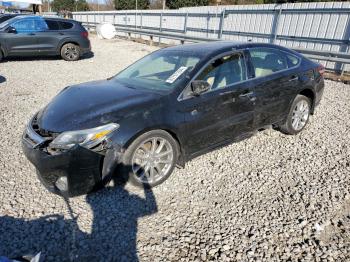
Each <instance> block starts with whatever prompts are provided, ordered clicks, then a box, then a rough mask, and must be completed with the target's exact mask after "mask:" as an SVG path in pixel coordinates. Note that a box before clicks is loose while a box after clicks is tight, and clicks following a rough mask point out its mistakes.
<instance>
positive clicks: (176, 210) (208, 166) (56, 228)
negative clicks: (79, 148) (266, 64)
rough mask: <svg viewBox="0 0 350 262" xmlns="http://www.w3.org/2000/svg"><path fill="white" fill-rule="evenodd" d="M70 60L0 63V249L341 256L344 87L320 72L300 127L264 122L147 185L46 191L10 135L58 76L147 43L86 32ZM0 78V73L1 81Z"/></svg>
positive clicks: (349, 116)
mask: <svg viewBox="0 0 350 262" xmlns="http://www.w3.org/2000/svg"><path fill="white" fill-rule="evenodd" d="M92 46H93V51H94V53H95V56H94V57H92V58H86V59H83V60H80V61H78V62H65V61H62V60H58V59H35V60H30V59H26V60H10V61H7V62H4V63H1V64H0V75H1V76H2V78H1V77H0V112H1V114H0V121H1V126H0V185H1V190H0V255H6V256H17V255H21V254H26V253H36V252H39V251H41V252H42V254H43V256H44V258H45V261H70V260H75V261H135V260H137V259H139V260H141V261H193V260H196V261H207V260H217V261H282V260H290V261H300V260H301V261H305V260H312V261H347V260H348V261H349V260H350V194H349V192H350V191H349V188H350V156H349V152H350V151H349V139H350V132H349V131H350V121H349V120H350V101H349V97H350V86H349V85H344V84H341V83H336V82H331V81H327V82H326V89H325V93H324V98H323V100H322V103H321V105H320V106H319V107H318V108H317V111H316V114H315V115H314V116H313V117H312V118H311V121H310V123H309V125H308V126H307V128H306V130H304V131H303V132H302V133H301V134H299V135H297V136H286V135H283V134H281V133H279V132H277V131H274V130H266V131H263V132H260V133H258V134H257V135H256V136H254V137H252V138H250V139H248V140H245V141H242V142H239V143H235V144H232V145H230V146H227V147H225V148H223V149H220V150H217V151H214V152H212V153H209V154H206V155H204V156H201V157H198V158H196V159H194V160H193V161H191V162H189V163H188V164H187V165H186V167H185V168H184V169H177V170H176V171H175V172H174V174H173V175H172V176H171V177H170V178H169V179H168V180H167V181H166V182H165V183H163V184H162V185H160V186H158V187H156V188H154V189H153V191H149V192H147V193H145V192H143V191H142V190H139V189H136V188H133V187H131V186H126V187H120V186H119V187H113V186H110V187H108V188H106V189H104V190H101V191H99V192H97V193H94V194H90V195H88V196H81V197H77V198H73V199H70V200H69V203H68V202H66V201H65V200H64V199H63V198H61V197H59V196H56V195H53V194H51V193H49V192H47V191H46V190H45V189H44V187H43V186H42V185H41V184H40V182H39V181H38V179H37V177H36V175H35V170H34V167H33V166H32V165H30V164H29V162H28V161H27V160H26V159H25V157H24V156H23V154H22V151H21V147H20V137H21V133H22V131H23V129H24V126H25V124H26V122H27V121H28V120H29V118H30V116H31V115H32V114H34V113H35V112H36V111H37V110H39V109H40V108H41V107H42V106H44V105H45V104H47V103H48V102H49V101H50V100H51V98H52V97H53V96H55V95H56V94H57V93H58V92H59V91H60V90H61V89H63V88H64V87H65V86H67V85H71V84H75V83H80V82H83V81H89V80H96V79H103V78H106V77H108V76H111V75H113V74H115V73H116V72H118V71H119V70H121V69H122V68H123V67H125V66H126V65H128V64H130V63H131V62H133V61H134V60H136V59H138V58H140V57H142V56H144V55H146V54H147V53H149V52H150V51H152V50H155V49H156V47H150V46H146V45H143V44H138V43H133V42H128V41H124V40H113V41H101V40H98V39H96V38H94V37H93V38H92ZM1 82H2V83H1Z"/></svg>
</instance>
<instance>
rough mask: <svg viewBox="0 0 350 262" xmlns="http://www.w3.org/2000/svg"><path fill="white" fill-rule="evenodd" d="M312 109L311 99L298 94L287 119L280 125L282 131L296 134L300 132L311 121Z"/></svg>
mask: <svg viewBox="0 0 350 262" xmlns="http://www.w3.org/2000/svg"><path fill="white" fill-rule="evenodd" d="M310 111H311V100H310V99H309V98H308V97H306V96H303V95H297V96H296V97H295V99H294V101H293V103H292V106H291V108H290V110H289V113H288V116H287V119H286V121H285V123H284V124H283V125H281V126H280V127H279V129H280V130H281V132H282V133H285V134H287V135H296V134H298V133H300V132H301V131H302V130H303V129H304V128H305V127H306V125H307V123H308V122H309V118H310Z"/></svg>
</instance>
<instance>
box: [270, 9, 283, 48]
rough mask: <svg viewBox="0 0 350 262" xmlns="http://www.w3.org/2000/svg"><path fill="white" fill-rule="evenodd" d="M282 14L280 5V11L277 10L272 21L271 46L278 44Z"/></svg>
mask: <svg viewBox="0 0 350 262" xmlns="http://www.w3.org/2000/svg"><path fill="white" fill-rule="evenodd" d="M281 14H282V5H280V8H279V9H278V10H275V15H274V18H273V21H272V28H271V39H270V43H271V44H274V43H275V42H276V39H277V30H278V25H279V20H280V16H281Z"/></svg>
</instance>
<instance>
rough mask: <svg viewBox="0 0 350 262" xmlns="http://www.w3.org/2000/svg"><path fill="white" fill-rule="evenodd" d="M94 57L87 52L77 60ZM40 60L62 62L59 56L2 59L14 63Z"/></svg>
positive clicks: (91, 53)
mask: <svg viewBox="0 0 350 262" xmlns="http://www.w3.org/2000/svg"><path fill="white" fill-rule="evenodd" d="M93 57H94V53H93V52H89V53H87V54H84V55H83V56H82V57H80V59H79V60H85V59H90V58H93ZM40 60H46V61H50V60H63V59H62V58H61V57H60V56H22V57H17V56H13V57H6V58H4V59H3V61H4V62H5V61H15V62H20V61H40ZM79 60H78V61H79Z"/></svg>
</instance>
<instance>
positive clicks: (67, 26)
mask: <svg viewBox="0 0 350 262" xmlns="http://www.w3.org/2000/svg"><path fill="white" fill-rule="evenodd" d="M59 23H60V26H61V29H63V30H66V29H71V28H73V23H70V22H63V21H60V22H59Z"/></svg>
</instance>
